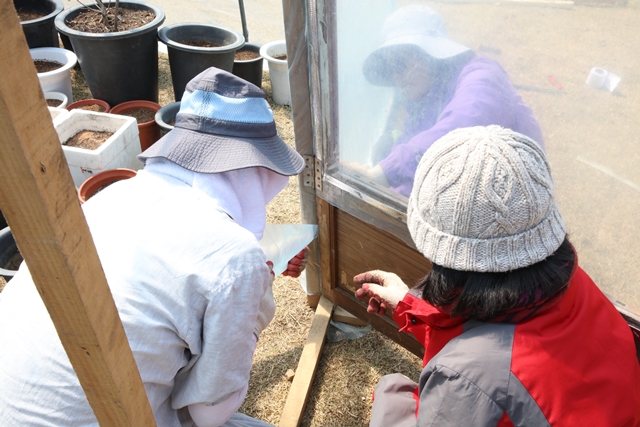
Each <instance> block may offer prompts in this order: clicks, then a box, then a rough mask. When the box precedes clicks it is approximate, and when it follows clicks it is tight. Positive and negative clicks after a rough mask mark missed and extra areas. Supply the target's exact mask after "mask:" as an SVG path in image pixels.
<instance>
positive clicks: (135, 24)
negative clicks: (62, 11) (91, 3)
mask: <svg viewBox="0 0 640 427" xmlns="http://www.w3.org/2000/svg"><path fill="white" fill-rule="evenodd" d="M113 9H114V7H113V6H107V19H108V23H107V25H105V23H104V22H103V19H102V14H101V13H100V12H98V11H96V10H86V11H84V12H80V13H79V14H78V15H77V16H76V17H75V18H73V19H71V20H69V21H68V22H66V24H67V27H69V28H71V29H72V30H76V31H82V32H85V33H112V32H120V31H128V30H133V29H135V28H140V27H142V26H144V25H146V24H148V23H150V22H152V21H153V20H154V19H155V18H156V15H155V14H154V13H153V12H152V11H150V10H135V9H126V8H124V7H122V6H121V7H120V8H119V9H118V29H117V31H114V29H113Z"/></svg>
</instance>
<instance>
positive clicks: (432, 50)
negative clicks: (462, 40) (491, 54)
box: [363, 34, 471, 86]
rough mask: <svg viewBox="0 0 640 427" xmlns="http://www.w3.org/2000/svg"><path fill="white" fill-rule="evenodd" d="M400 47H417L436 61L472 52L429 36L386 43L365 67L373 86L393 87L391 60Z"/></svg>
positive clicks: (403, 38) (367, 59)
mask: <svg viewBox="0 0 640 427" xmlns="http://www.w3.org/2000/svg"><path fill="white" fill-rule="evenodd" d="M400 46H417V47H419V48H420V49H421V50H422V51H423V52H425V53H426V54H427V55H429V56H431V57H433V58H436V59H447V58H453V57H454V56H458V55H460V54H461V53H464V52H467V51H469V50H471V49H470V48H468V47H466V46H463V45H461V44H459V43H456V42H454V41H451V40H449V39H448V38H446V37H439V36H427V35H421V34H419V35H415V34H412V35H403V36H398V37H394V38H392V39H389V40H387V41H385V42H384V43H383V44H382V45H380V47H379V48H378V49H376V50H374V51H373V52H372V53H371V54H370V55H369V56H368V57H367V58H366V59H365V62H364V65H363V69H364V74H365V77H366V78H367V80H369V82H370V83H371V84H374V85H377V86H393V70H394V68H395V67H393V64H390V63H389V61H390V58H391V57H392V55H393V52H394V50H395V49H396V48H398V47H400Z"/></svg>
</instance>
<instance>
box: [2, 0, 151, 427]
mask: <svg viewBox="0 0 640 427" xmlns="http://www.w3.org/2000/svg"><path fill="white" fill-rule="evenodd" d="M0 40H2V50H0V76H1V78H0V209H1V210H2V213H3V214H4V215H5V217H6V219H7V221H8V223H9V226H10V227H11V231H12V233H13V235H14V237H15V239H16V243H17V244H18V248H19V249H20V252H21V253H22V256H23V257H24V259H25V261H26V263H27V265H28V266H29V270H30V272H31V275H32V276H33V280H34V282H35V284H36V287H37V289H38V292H39V293H40V295H41V297H42V300H43V302H44V304H45V306H46V307H47V310H48V311H49V314H50V316H51V319H52V320H53V324H54V325H55V327H56V330H57V332H58V335H59V337H60V340H61V341H62V345H63V346H64V349H65V351H66V352H67V355H68V356H69V360H70V361H71V364H72V366H73V368H74V370H75V371H76V374H77V375H78V378H79V380H80V384H81V385H82V388H83V389H84V391H85V393H86V395H87V399H88V401H89V404H90V405H91V407H92V409H93V411H94V413H95V415H96V418H97V419H98V422H99V423H100V425H101V426H114V427H115V426H117V427H122V426H130V427H140V426H154V425H155V419H154V416H153V413H152V411H151V407H150V405H149V401H148V400H147V395H146V392H145V390H144V387H143V384H142V380H141V379H140V374H139V372H138V368H137V366H136V364H135V360H134V359H133V354H132V353H131V349H130V347H129V343H128V341H127V337H126V335H125V333H124V328H123V327H122V323H121V322H120V318H119V316H118V311H117V309H116V306H115V303H114V301H113V297H112V296H111V292H110V290H109V287H108V285H107V282H106V279H105V276H104V272H103V271H102V267H101V265H100V260H99V259H98V255H97V252H96V249H95V246H94V244H93V240H92V238H91V235H90V233H89V228H88V226H87V223H86V221H85V218H84V215H83V213H82V209H81V208H80V203H79V201H78V196H77V193H76V190H75V187H74V185H73V182H72V180H71V174H70V172H69V167H68V165H67V162H66V159H65V157H64V154H63V152H62V148H61V146H60V141H59V140H58V135H57V133H56V131H55V129H54V128H53V125H52V122H51V119H50V114H49V111H48V110H47V108H46V103H45V100H44V96H43V94H42V90H41V88H40V84H39V82H38V78H37V74H36V71H35V67H34V65H33V60H32V59H31V56H30V54H29V50H28V46H27V43H26V40H25V37H24V33H23V31H22V27H21V26H20V21H19V19H18V16H17V13H16V11H15V8H14V6H13V2H12V1H11V0H0ZM25 357H28V355H25Z"/></svg>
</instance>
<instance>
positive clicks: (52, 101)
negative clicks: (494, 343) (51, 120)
mask: <svg viewBox="0 0 640 427" xmlns="http://www.w3.org/2000/svg"><path fill="white" fill-rule="evenodd" d="M60 104H62V101H60V100H59V99H47V105H48V106H49V107H57V106H58V105H60Z"/></svg>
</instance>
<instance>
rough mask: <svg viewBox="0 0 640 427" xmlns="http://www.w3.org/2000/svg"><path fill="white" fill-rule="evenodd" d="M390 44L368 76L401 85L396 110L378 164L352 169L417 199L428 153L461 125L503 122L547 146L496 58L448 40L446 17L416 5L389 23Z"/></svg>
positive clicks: (373, 59) (368, 63)
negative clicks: (416, 182)
mask: <svg viewBox="0 0 640 427" xmlns="http://www.w3.org/2000/svg"><path fill="white" fill-rule="evenodd" d="M382 37H383V42H382V44H381V45H380V46H379V47H378V48H377V49H376V50H374V51H373V52H372V53H371V54H370V55H369V56H368V57H367V58H366V59H365V61H364V65H363V72H364V76H365V78H366V79H367V80H368V81H369V82H370V83H371V84H374V85H378V86H390V87H394V88H396V90H395V99H394V102H393V105H392V107H391V109H390V111H391V113H390V116H389V118H388V120H387V123H386V124H385V125H384V129H382V130H381V133H382V136H381V137H380V138H379V140H378V141H376V142H375V143H374V144H372V151H371V158H370V162H371V163H370V164H371V165H373V166H370V165H365V164H359V163H355V162H351V163H349V162H346V163H344V165H343V166H344V167H345V168H346V169H347V170H352V171H354V172H356V173H358V174H360V175H361V176H363V177H364V178H365V179H367V180H369V181H372V182H375V183H377V184H380V185H383V186H385V187H390V188H391V189H392V190H394V191H395V192H397V193H399V194H401V195H403V196H407V197H408V196H409V194H410V193H411V187H412V185H413V176H414V173H415V171H416V167H417V165H418V162H419V161H420V158H421V157H422V154H423V153H424V152H425V151H426V150H427V149H428V148H429V147H430V146H431V145H432V144H433V143H434V142H435V141H436V140H437V139H438V138H440V137H442V136H444V135H445V134H447V133H448V132H450V131H451V130H453V129H457V128H460V127H469V126H487V125H492V124H495V125H500V126H502V127H506V128H510V129H513V130H515V131H516V132H519V133H522V134H525V135H527V136H529V137H530V138H531V139H533V140H534V141H537V142H538V143H539V144H540V145H543V138H542V132H541V130H540V126H539V124H538V122H537V120H536V118H535V117H534V114H533V112H532V110H531V108H529V106H527V105H526V104H525V103H524V102H523V101H522V98H521V97H520V95H519V94H518V93H517V92H516V90H515V88H514V87H513V85H512V84H511V82H510V80H509V77H508V75H507V73H506V71H505V70H504V69H503V68H502V67H501V66H500V64H498V63H497V62H496V61H494V60H492V59H490V58H488V57H485V56H479V55H476V53H475V52H473V51H472V50H471V49H470V48H468V47H466V46H463V45H462V44H460V43H457V42H455V41H453V40H451V39H449V38H448V37H447V32H446V28H445V24H444V20H443V19H442V17H441V16H440V15H439V14H438V13H437V12H436V11H435V10H433V9H432V8H430V7H428V6H426V5H421V4H411V5H408V6H404V7H401V8H399V9H397V10H395V11H394V12H393V13H392V14H391V15H389V17H388V18H387V19H386V20H385V22H384V25H383V28H382Z"/></svg>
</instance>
